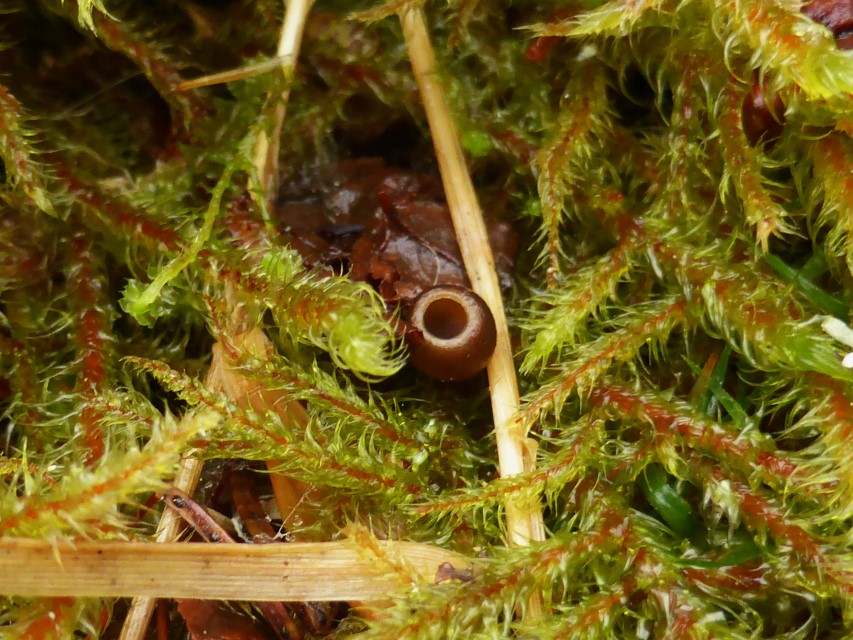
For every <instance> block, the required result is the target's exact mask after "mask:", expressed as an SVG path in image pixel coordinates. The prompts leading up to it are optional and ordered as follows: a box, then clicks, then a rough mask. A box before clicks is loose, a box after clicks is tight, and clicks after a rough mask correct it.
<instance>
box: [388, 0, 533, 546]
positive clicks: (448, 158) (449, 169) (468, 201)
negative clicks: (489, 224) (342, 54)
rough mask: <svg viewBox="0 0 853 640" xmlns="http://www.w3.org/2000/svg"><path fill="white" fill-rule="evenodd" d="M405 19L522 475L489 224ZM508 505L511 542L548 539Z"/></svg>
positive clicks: (415, 23)
mask: <svg viewBox="0 0 853 640" xmlns="http://www.w3.org/2000/svg"><path fill="white" fill-rule="evenodd" d="M400 21H401V23H402V26H403V36H404V37H405V39H406V45H407V47H408V51H409V59H410V60H411V63H412V69H413V71H414V75H415V79H416V81H417V83H418V88H419V89H420V92H421V97H422V99H423V102H424V108H425V110H426V114H427V119H428V120H429V127H430V131H431V132H432V137H433V144H434V145H435V151H436V157H437V158H438V166H439V169H440V171H441V178H442V182H443V183H444V191H445V194H446V196H447V204H448V207H449V208H450V213H451V216H452V218H453V226H454V229H455V230H456V237H457V240H458V241H459V248H460V250H461V252H462V258H463V260H464V262H465V268H466V269H467V271H468V277H469V278H470V280H471V284H472V287H473V289H474V291H476V292H477V293H478V294H479V295H480V297H481V298H483V300H485V301H486V303H487V304H488V305H489V307H490V308H491V310H492V313H493V314H494V317H495V323H496V325H497V332H498V339H497V347H496V348H495V353H494V355H493V356H492V359H491V360H490V361H489V365H488V372H489V386H490V391H491V397H492V413H493V415H494V419H495V436H496V439H497V447H498V460H499V465H500V474H501V477H509V476H514V475H518V474H519V473H522V472H523V471H529V470H531V469H532V467H533V462H534V461H533V455H531V453H530V449H529V447H528V441H527V434H526V432H525V431H523V430H522V428H521V427H520V426H519V425H518V423H517V422H516V421H515V419H514V418H515V413H516V411H517V410H518V406H519V396H518V382H517V380H516V372H515V365H514V363H513V360H512V350H511V347H510V342H509V332H508V329H507V322H506V314H505V312H504V305H503V298H502V296H501V290H500V284H499V282H498V277H497V272H496V271H495V262H494V256H493V255H492V249H491V246H490V245H489V239H488V233H487V232H486V224H485V221H484V220H483V214H482V211H481V210H480V205H479V203H478V201H477V195H476V193H475V192H474V185H473V184H472V183H471V177H470V175H469V174H468V169H467V167H466V165H465V158H464V155H463V153H462V145H461V144H460V141H459V134H458V132H457V131H456V126H455V124H454V123H453V118H452V116H451V114H450V108H449V107H448V104H447V99H446V98H445V96H444V92H443V90H442V87H441V83H440V80H439V77H438V73H437V69H436V62H435V53H434V52H433V49H432V45H431V43H430V40H429V33H428V31H427V26H426V20H425V17H424V13H423V10H422V9H421V8H420V7H413V8H410V9H407V10H405V11H404V12H402V13H401V14H400ZM504 507H505V509H506V520H507V529H508V536H509V541H510V543H511V544H514V545H527V544H528V543H529V541H531V540H544V539H545V528H544V525H543V523H542V512H541V508H540V506H539V504H538V503H533V504H528V503H525V504H519V503H517V502H508V503H507V504H506V505H504Z"/></svg>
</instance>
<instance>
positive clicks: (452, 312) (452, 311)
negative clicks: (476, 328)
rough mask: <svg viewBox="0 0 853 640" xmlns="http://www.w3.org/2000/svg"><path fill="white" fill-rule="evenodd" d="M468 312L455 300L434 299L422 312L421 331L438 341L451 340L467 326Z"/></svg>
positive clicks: (445, 298)
mask: <svg viewBox="0 0 853 640" xmlns="http://www.w3.org/2000/svg"><path fill="white" fill-rule="evenodd" d="M468 321H469V318H468V312H467V311H466V309H465V306H464V305H463V304H462V303H461V302H460V301H459V300H457V299H456V298H448V297H436V298H435V299H433V300H432V301H430V302H428V303H427V307H426V309H424V312H423V330H424V331H425V332H427V333H429V334H431V335H433V336H435V337H436V338H438V339H440V340H452V339H453V338H456V337H458V336H459V335H460V334H461V333H463V332H464V331H465V328H466V327H467V326H468Z"/></svg>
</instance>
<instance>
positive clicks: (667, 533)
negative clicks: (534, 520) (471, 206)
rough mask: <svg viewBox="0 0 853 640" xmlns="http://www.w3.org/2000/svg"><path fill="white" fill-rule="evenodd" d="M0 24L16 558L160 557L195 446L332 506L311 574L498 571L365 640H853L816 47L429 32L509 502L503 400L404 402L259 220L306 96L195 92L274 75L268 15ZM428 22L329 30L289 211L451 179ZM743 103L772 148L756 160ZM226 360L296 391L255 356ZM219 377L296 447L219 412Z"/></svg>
mask: <svg viewBox="0 0 853 640" xmlns="http://www.w3.org/2000/svg"><path fill="white" fill-rule="evenodd" d="M7 4H9V5H10V6H9V9H10V12H9V13H7V14H4V19H5V20H7V21H8V25H9V26H8V27H7V28H5V29H4V30H3V33H2V34H0V37H2V38H4V39H5V40H6V42H5V46H4V47H2V48H0V160H1V161H2V165H0V166H2V168H3V169H2V171H3V173H2V175H3V177H4V181H3V186H2V188H0V216H2V217H1V218H0V428H1V429H2V434H0V435H2V438H0V447H2V448H0V480H1V481H2V490H0V535H16V536H33V537H43V538H48V539H55V538H58V537H74V536H80V535H85V536H87V537H89V538H94V539H110V538H119V537H122V538H127V537H132V538H138V539H146V540H147V539H151V538H152V537H153V533H154V528H153V524H152V520H151V519H150V518H149V519H145V518H142V519H140V518H139V517H137V515H136V514H137V513H138V512H139V508H138V507H139V505H142V504H145V503H146V501H147V500H148V499H149V497H150V495H151V493H152V492H156V491H157V490H159V489H160V488H162V487H163V486H164V485H165V483H167V482H168V480H169V477H170V475H171V473H172V472H173V469H174V464H175V461H176V459H177V457H178V454H180V453H181V452H183V451H185V450H187V449H188V448H189V447H191V446H193V445H194V444H199V443H200V442H202V441H203V443H204V447H205V448H204V450H203V452H202V455H203V456H205V457H207V458H231V457H238V458H243V459H247V460H257V461H267V460H276V461H278V462H277V463H276V464H277V467H276V469H277V470H278V471H281V472H286V473H287V474H288V475H289V476H292V477H293V478H296V479H298V480H301V481H304V482H307V483H311V484H314V485H316V486H318V487H321V488H323V487H325V489H327V491H326V490H323V491H318V492H316V494H315V496H314V497H313V498H311V497H309V498H308V499H307V503H306V504H307V508H310V509H312V510H314V511H315V512H316V513H318V514H322V520H321V524H319V525H317V527H316V529H317V531H319V532H320V533H322V535H326V536H332V535H336V534H337V533H338V532H340V531H341V530H342V529H343V527H344V525H345V524H346V522H347V521H348V520H357V521H359V522H364V523H371V524H372V526H374V527H375V529H376V530H377V531H379V532H381V533H383V534H384V533H386V532H392V533H393V535H394V536H395V537H400V538H405V539H413V540H420V541H426V542H432V543H435V544H441V545H446V546H448V547H452V548H454V549H456V550H459V551H461V552H463V553H466V554H469V555H471V556H472V557H474V556H477V557H479V558H480V560H479V561H478V562H479V564H480V567H481V569H482V572H481V573H480V574H479V575H478V576H477V577H476V578H475V579H474V580H473V581H471V582H463V583H453V584H442V585H435V586H430V587H428V588H422V589H419V590H417V591H413V592H412V593H410V594H404V593H401V594H400V598H399V600H398V601H397V603H396V604H395V605H394V607H392V608H391V609H390V610H389V611H388V612H387V615H385V616H384V617H382V619H380V620H378V621H372V622H369V623H365V624H366V625H367V628H368V629H367V632H366V634H367V635H368V636H371V635H372V636H373V637H377V638H378V637H399V638H430V637H434V638H445V637H499V636H500V637H503V636H506V635H508V634H516V635H518V636H521V637H543V638H546V637H547V638H551V637H571V638H622V637H634V636H638V637H648V638H665V637H682V636H686V637H696V638H710V637H725V638H729V637H731V638H754V637H773V638H812V637H820V638H826V639H832V638H839V639H840V638H844V637H848V636H849V635H850V633H851V630H853V620H851V617H850V611H853V607H852V606H851V605H853V590H851V586H850V585H851V582H850V575H851V571H853V566H851V557H853V556H851V552H853V537H851V528H850V523H851V521H853V520H851V519H852V518H853V446H851V445H850V440H851V434H853V407H851V399H853V389H851V387H850V384H851V382H853V373H851V370H850V369H849V368H848V367H846V366H845V364H843V363H842V359H843V357H844V356H845V354H846V352H847V350H848V349H849V345H845V343H844V342H843V341H842V342H839V341H837V340H836V337H837V336H838V335H841V333H839V331H838V330H834V331H833V334H832V335H830V334H829V333H827V332H826V330H825V329H824V326H826V324H825V321H826V318H827V314H829V315H832V316H835V317H836V318H839V319H840V320H842V321H849V319H850V318H849V301H850V300H851V299H853V278H851V268H853V257H851V256H853V237H851V236H853V233H851V232H853V224H851V220H853V143H851V140H850V135H851V134H853V120H852V119H851V114H853V98H851V95H853V61H852V60H853V59H851V54H850V52H849V51H848V52H843V51H839V50H838V48H837V47H836V45H835V41H834V38H833V34H832V33H831V32H830V31H829V30H828V29H827V28H826V27H824V26H822V25H819V24H816V23H814V22H813V21H812V20H811V19H809V18H808V17H807V16H805V15H804V14H802V13H800V11H799V10H798V8H797V7H796V6H795V5H792V4H790V3H782V2H773V1H771V0H742V1H740V2H727V3H719V2H707V1H703V0H688V1H684V2H669V1H667V0H645V1H635V2H630V3H626V2H621V1H618V0H613V1H612V2H608V3H602V2H590V1H577V2H574V1H571V0H566V1H564V2H559V3H553V2H536V1H524V2H503V3H501V2H481V1H477V0H456V1H453V2H449V3H446V4H444V3H430V4H428V5H427V14H428V18H429V21H430V25H431V36H432V38H433V42H434V45H435V48H436V50H437V52H438V54H439V63H440V66H441V79H442V82H443V84H444V85H445V86H446V89H447V93H448V96H449V99H450V101H451V104H452V106H453V110H454V114H455V117H456V119H457V122H458V125H459V129H460V131H462V132H463V135H462V142H463V146H464V148H465V150H466V152H467V153H468V155H469V162H470V167H471V169H472V173H473V175H474V178H475V182H476V183H477V187H478V189H479V190H480V194H481V198H482V200H483V202H484V204H485V206H486V208H487V209H489V210H496V211H499V212H501V213H502V214H503V216H504V217H505V218H508V219H513V220H515V222H516V225H517V229H518V233H519V244H520V245H521V248H522V250H521V256H520V258H519V262H518V264H519V265H523V267H519V269H518V271H519V272H518V273H517V274H516V278H515V282H514V284H513V287H512V288H511V289H509V290H507V299H508V303H509V307H510V310H511V321H512V324H513V328H512V330H513V334H514V337H515V338H516V340H515V343H516V344H518V345H519V350H518V353H517V363H518V366H519V370H520V372H521V377H520V384H521V387H522V389H524V390H525V394H526V395H525V397H524V400H523V404H522V407H521V410H520V413H519V416H518V419H519V423H520V424H522V425H524V427H525V428H528V429H530V433H531V437H532V438H534V439H535V440H537V442H538V454H537V455H538V458H537V464H536V469H535V470H534V471H532V472H530V473H527V474H524V475H522V476H518V477H513V478H503V479H497V478H495V472H494V468H495V465H496V454H495V453H494V451H493V442H492V440H491V439H490V438H489V437H488V436H487V435H484V434H483V433H482V431H481V430H480V431H478V429H481V428H482V426H483V425H488V424H490V421H491V417H490V415H489V411H488V402H486V401H485V397H486V394H485V392H484V391H483V389H482V388H481V387H478V386H477V385H478V384H479V383H476V382H475V383H471V384H470V385H469V386H467V387H463V388H450V387H447V386H442V385H436V384H435V383H432V382H431V381H428V380H425V379H424V378H422V377H420V376H418V375H417V374H415V373H414V372H412V371H409V369H408V368H405V367H404V355H403V354H402V351H401V350H402V347H401V345H400V344H399V341H398V338H397V333H398V330H397V326H396V317H395V314H396V313H397V311H396V309H394V308H390V309H389V308H387V307H386V305H385V303H384V301H383V300H382V299H381V298H380V297H379V295H378V294H377V293H376V292H375V291H374V290H373V289H372V288H371V287H369V286H368V285H366V284H364V283H354V282H352V281H350V280H349V278H347V277H346V274H340V273H333V272H332V271H331V270H323V269H319V268H308V267H305V266H303V264H302V263H301V260H300V258H299V256H298V255H297V254H296V253H295V252H294V251H293V250H291V249H290V248H289V247H288V246H287V245H288V240H287V235H286V233H285V230H282V229H277V228H276V222H277V216H276V211H275V210H274V209H273V210H266V209H265V208H264V207H265V203H266V202H267V197H266V196H268V195H269V194H265V193H264V192H263V185H262V184H261V182H262V181H261V179H260V177H259V176H258V175H256V170H255V166H254V161H253V160H254V159H253V152H254V148H255V146H256V144H257V140H258V139H259V138H260V137H261V136H264V135H269V134H270V133H271V132H272V131H274V129H275V127H274V112H275V104H273V103H272V102H270V101H269V100H268V96H269V95H278V94H279V93H280V91H281V90H282V87H283V84H284V83H283V81H282V79H281V78H279V77H278V75H277V74H276V73H266V74H261V75H258V76H255V77H251V78H248V79H245V80H240V81H236V82H233V83H230V84H228V85H223V86H215V87H206V88H202V89H197V90H192V91H178V90H177V86H176V85H177V83H178V82H180V81H181V80H183V79H187V78H191V77H195V76H197V75H201V74H204V73H211V72H214V71H219V70H221V69H224V68H228V67H234V66H239V65H241V64H247V63H248V62H249V61H251V60H257V59H258V57H259V56H260V57H262V58H263V57H268V56H271V55H272V54H273V47H274V43H275V41H276V39H277V32H278V22H277V21H278V20H280V17H281V16H280V14H281V8H280V6H278V3H273V2H261V1H258V2H254V1H251V0H232V1H230V2H224V1H223V2H200V1H199V2H192V1H186V2H165V1H162V2H160V1H157V2H151V3H148V2H131V3H128V2H124V3H122V2H117V1H116V2H113V1H106V0H105V1H104V2H103V4H102V3H101V2H97V1H92V0H88V1H85V2H84V1H83V0H79V1H78V2H71V1H70V0H65V1H64V2H59V1H58V0H57V1H54V0H43V1H40V2H11V3H7ZM406 4H407V3H405V2H392V3H388V4H383V5H377V6H376V7H374V8H373V9H372V10H369V11H368V12H367V13H362V14H357V15H356V16H355V17H354V16H353V15H352V14H351V13H350V12H352V11H359V10H364V9H365V7H364V6H362V4H361V3H355V2H346V1H344V0H335V2H330V3H328V4H326V3H324V2H323V1H322V0H318V2H317V3H316V5H315V6H314V8H313V11H312V17H311V19H310V21H309V24H308V28H307V31H306V37H305V42H304V49H303V51H302V55H301V57H300V60H299V64H298V67H297V71H296V74H295V77H294V78H293V80H292V83H291V85H290V91H291V94H290V103H289V105H288V111H287V117H286V119H285V121H284V124H283V129H282V134H281V155H280V164H281V174H282V175H281V179H282V184H283V185H285V190H286V189H287V185H290V184H292V183H293V182H294V181H298V180H300V179H302V177H303V176H304V175H305V174H306V173H310V172H306V169H307V168H309V167H316V166H318V165H322V164H325V163H328V162H332V161H335V160H336V159H338V158H342V157H348V156H351V155H363V154H368V153H376V154H384V155H385V156H386V158H387V159H388V161H389V162H396V163H398V164H402V165H405V166H406V167H415V168H416V169H418V170H423V171H426V172H435V163H434V160H433V158H432V155H431V154H432V147H431V144H430V141H429V131H428V127H427V125H426V120H425V118H424V116H423V111H422V108H421V106H420V99H419V96H418V94H417V89H416V86H415V84H414V81H413V79H412V77H411V72H410V68H409V65H408V62H407V59H406V50H405V46H404V43H403V42H402V37H401V34H400V29H399V26H398V24H397V21H396V19H395V18H394V17H393V14H394V11H395V10H398V9H400V8H401V7H403V6H405V5H406ZM383 18H384V19H383ZM249 23H250V24H252V25H253V28H245V25H246V24H249ZM756 83H763V85H760V86H764V89H763V90H764V91H765V93H766V95H767V96H775V95H778V97H779V99H780V100H781V103H780V104H781V105H782V106H781V112H780V113H777V114H775V115H776V116H777V119H779V117H781V116H782V115H783V114H784V125H783V126H781V127H780V128H779V132H778V135H777V137H776V138H774V139H772V140H768V139H765V140H764V141H763V142H761V143H759V144H757V145H751V144H750V142H749V140H750V139H756V138H757V137H758V136H752V134H753V133H755V132H754V131H751V130H750V127H751V126H753V125H752V118H751V115H754V114H751V112H750V111H749V109H750V108H751V107H750V106H749V101H750V100H751V97H750V96H751V94H752V92H753V89H754V87H755V86H756ZM770 100H772V98H768V101H770ZM744 104H747V107H746V108H745V107H744ZM399 131H406V132H414V133H411V134H410V135H409V134H408V133H407V135H406V136H400V135H398V132H399ZM389 132H390V133H389ZM759 133H760V132H759ZM272 200H273V201H274V198H272ZM797 265H801V266H797ZM768 267H769V268H768ZM238 316H239V317H238ZM238 325H239V326H240V327H241V328H243V329H246V328H258V327H260V328H263V329H264V330H266V332H267V334H268V335H269V336H270V337H271V338H272V340H273V342H274V344H275V346H276V352H275V353H273V354H270V355H269V357H268V358H267V359H265V360H261V359H260V358H258V357H253V356H249V355H246V354H245V353H240V352H239V348H237V347H235V346H234V344H232V342H231V340H232V339H233V338H234V335H233V334H234V333H235V326H238ZM831 326H832V327H836V328H837V326H838V325H831ZM214 340H217V341H219V343H220V344H221V345H225V346H226V347H228V346H229V345H230V347H228V348H232V349H233V351H234V354H236V355H235V357H237V360H238V365H239V367H240V371H241V374H242V375H244V376H245V377H246V379H248V380H251V381H252V384H255V385H257V386H258V387H259V388H260V389H261V390H263V391H264V392H267V393H270V394H285V396H286V397H289V398H293V399H294V400H296V401H300V402H303V403H304V405H305V406H306V407H307V417H306V421H305V424H298V425H295V424H292V423H290V422H288V421H286V420H282V419H281V415H279V414H275V413H272V412H264V411H260V410H258V411H252V410H249V409H246V408H245V407H240V406H236V405H235V403H233V402H231V401H229V400H228V399H227V398H226V397H225V396H224V395H222V394H220V393H218V392H215V391H212V390H210V389H207V388H205V386H204V384H203V382H202V381H203V378H204V375H203V373H201V372H203V370H204V369H205V367H206V364H207V362H208V358H209V357H210V345H211V344H212V342H213V341H214ZM256 355H257V354H256ZM467 395H471V396H474V397H475V400H473V401H471V400H468V399H467V398H466V396H467ZM165 407H171V410H172V411H173V412H179V413H180V414H181V417H182V418H183V419H178V420H176V419H175V418H173V417H172V415H171V413H170V411H169V410H166V409H165ZM510 498H513V499H514V500H527V501H530V503H533V504H535V503H541V504H542V505H543V508H544V509H545V519H546V525H547V527H548V531H549V536H548V540H546V541H545V542H543V543H540V544H534V545H532V546H530V547H528V548H513V549H506V548H504V547H503V542H504V538H505V532H504V531H503V530H502V525H501V523H502V518H501V515H502V514H501V509H502V507H501V505H502V504H505V503H506V501H507V500H508V499H510ZM312 501H313V502H312ZM0 584H2V578H0ZM534 593H539V594H541V595H542V596H543V598H544V601H545V604H546V611H545V613H544V615H543V616H541V617H537V616H535V615H531V614H530V612H529V611H528V609H527V607H528V604H529V602H530V597H531V595H532V594H534ZM69 602H73V604H69ZM110 610H111V603H106V602H96V601H90V600H84V599H80V600H74V601H64V600H63V601H42V600H37V599H24V598H19V597H10V598H7V599H5V602H4V605H3V606H0V637H24V634H25V633H26V631H27V629H29V628H30V625H32V624H33V623H34V621H38V620H41V619H44V618H45V616H48V617H49V616H50V615H51V614H53V615H54V617H55V618H56V619H58V620H59V622H58V623H57V624H58V625H59V626H58V627H57V628H60V627H61V629H62V632H63V633H66V636H65V637H70V636H71V634H72V633H73V632H74V630H78V631H82V632H84V633H88V634H90V635H91V636H92V637H96V636H98V635H101V634H104V633H105V629H106V628H107V625H106V621H108V619H109V615H106V614H108V613H109V611H110ZM352 626H353V625H349V626H348V627H346V628H352ZM356 626H358V625H356ZM110 633H112V632H110ZM105 637H106V636H105Z"/></svg>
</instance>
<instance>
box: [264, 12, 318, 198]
mask: <svg viewBox="0 0 853 640" xmlns="http://www.w3.org/2000/svg"><path fill="white" fill-rule="evenodd" d="M312 3H313V0H289V2H288V3H287V6H286V8H285V14H284V22H283V23H282V25H281V36H280V38H279V41H278V49H277V51H276V56H277V57H278V58H282V59H284V60H285V62H284V63H282V65H281V70H282V73H284V76H285V79H286V80H287V81H288V85H289V83H290V80H291V79H292V77H293V71H294V69H295V68H296V59H297V58H298V57H299V48H300V46H301V45H302V34H303V33H304V31H305V21H306V20H307V19H308V12H309V11H310V10H311V4H312ZM289 99H290V88H289V86H288V88H286V89H285V90H284V91H282V92H281V95H280V96H279V97H278V104H277V105H276V110H275V118H274V121H273V130H272V132H271V134H270V137H269V138H267V137H266V134H264V133H262V134H261V135H260V137H259V138H258V142H257V145H256V146H255V169H256V170H257V174H258V176H259V177H260V179H261V182H262V184H263V187H264V193H265V194H266V196H265V197H266V199H267V204H268V205H270V204H271V202H272V200H273V199H274V198H275V196H276V193H277V192H278V155H279V150H280V145H281V127H282V125H283V124H284V117H285V115H287V101H288V100H289Z"/></svg>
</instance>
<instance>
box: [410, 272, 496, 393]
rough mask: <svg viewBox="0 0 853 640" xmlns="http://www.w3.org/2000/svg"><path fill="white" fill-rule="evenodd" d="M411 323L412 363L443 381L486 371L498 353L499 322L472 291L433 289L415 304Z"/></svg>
mask: <svg viewBox="0 0 853 640" xmlns="http://www.w3.org/2000/svg"><path fill="white" fill-rule="evenodd" d="M409 323H410V325H411V326H412V328H413V329H415V331H413V332H411V334H410V336H409V360H410V361H411V363H412V364H413V365H414V366H415V368H417V369H418V370H419V371H421V372H422V373H425V374H426V375H428V376H430V377H432V378H435V379H436V380H441V381H447V382H449V381H456V380H466V379H468V378H471V377H473V376H475V375H476V374H477V373H479V372H480V371H482V370H483V369H484V368H485V367H486V364H487V363H488V361H489V358H490V357H491V356H492V352H493V351H494V350H495V342H496V340H497V331H496V329H495V319H494V317H493V316H492V312H491V311H490V310H489V307H488V305H486V303H485V301H484V300H483V299H482V298H481V297H480V296H478V295H477V294H476V293H474V292H473V291H471V290H470V289H466V288H464V287H458V286H453V285H442V286H437V287H432V288H430V289H427V290H426V291H424V292H423V293H422V294H421V295H420V296H418V298H417V299H416V300H415V302H414V305H413V306H412V312H411V314H410V316H409Z"/></svg>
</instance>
